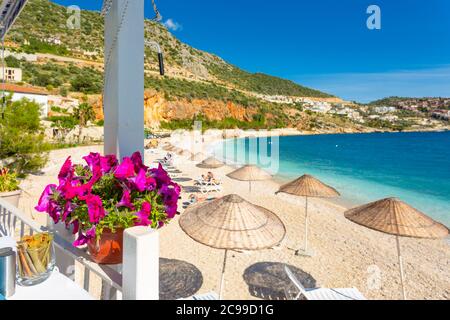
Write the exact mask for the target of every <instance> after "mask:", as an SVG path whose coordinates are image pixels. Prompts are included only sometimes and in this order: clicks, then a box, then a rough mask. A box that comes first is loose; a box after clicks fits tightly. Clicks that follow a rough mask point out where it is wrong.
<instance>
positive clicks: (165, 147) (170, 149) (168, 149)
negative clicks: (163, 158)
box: [163, 144, 175, 151]
mask: <svg viewBox="0 0 450 320" xmlns="http://www.w3.org/2000/svg"><path fill="white" fill-rule="evenodd" d="M173 149H175V147H174V146H173V145H171V144H169V145H166V146H164V147H163V150H164V151H172V150H173Z"/></svg>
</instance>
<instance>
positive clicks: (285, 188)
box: [276, 174, 340, 255]
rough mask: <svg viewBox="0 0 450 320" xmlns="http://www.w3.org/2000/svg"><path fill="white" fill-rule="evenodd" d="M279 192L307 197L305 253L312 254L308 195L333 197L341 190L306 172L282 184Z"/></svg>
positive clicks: (297, 252) (296, 252)
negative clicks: (309, 235) (309, 240)
mask: <svg viewBox="0 0 450 320" xmlns="http://www.w3.org/2000/svg"><path fill="white" fill-rule="evenodd" d="M278 193H287V194H290V195H294V196H298V197H305V245H304V248H303V254H304V255H310V254H309V253H308V197H317V198H332V197H337V196H340V194H339V192H337V190H336V189H334V188H333V187H330V186H328V185H326V184H324V183H323V182H321V181H320V180H318V179H316V178H314V177H313V176H311V175H309V174H305V175H303V176H301V177H300V178H298V179H296V180H294V181H291V182H289V183H287V184H285V185H282V186H281V187H280V189H279V190H278V191H277V192H276V194H278ZM299 252H300V250H297V251H295V254H299Z"/></svg>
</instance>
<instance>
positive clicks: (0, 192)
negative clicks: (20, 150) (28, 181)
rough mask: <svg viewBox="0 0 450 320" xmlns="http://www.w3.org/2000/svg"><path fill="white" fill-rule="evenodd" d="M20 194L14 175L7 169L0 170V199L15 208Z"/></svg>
mask: <svg viewBox="0 0 450 320" xmlns="http://www.w3.org/2000/svg"><path fill="white" fill-rule="evenodd" d="M21 194H22V190H20V188H19V181H18V180H17V176H16V174H15V173H13V172H11V171H10V170H8V168H0V198H2V199H5V200H6V201H8V202H9V203H10V204H12V205H13V206H15V207H17V206H18V205H19V199H20V195H21Z"/></svg>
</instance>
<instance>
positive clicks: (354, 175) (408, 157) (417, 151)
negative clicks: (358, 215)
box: [215, 132, 450, 226]
mask: <svg viewBox="0 0 450 320" xmlns="http://www.w3.org/2000/svg"><path fill="white" fill-rule="evenodd" d="M278 139H279V141H278V142H277V141H276V139H274V140H273V141H272V139H271V138H267V139H260V138H246V139H231V140H226V141H225V142H224V144H223V145H219V146H216V149H215V152H216V155H217V156H218V157H223V158H225V159H227V160H229V161H232V162H235V163H239V164H243V163H253V164H258V165H260V166H261V167H264V168H266V169H268V170H269V171H272V173H274V174H275V178H276V179H279V180H283V181H288V180H291V179H293V178H296V177H298V176H300V175H303V174H305V173H308V174H312V175H314V176H316V177H317V178H319V179H321V180H322V181H323V182H325V183H327V184H329V185H331V186H333V187H335V188H336V189H338V190H339V191H340V193H341V194H342V197H341V199H340V200H339V201H342V202H344V203H346V204H347V205H357V204H363V203H366V202H369V201H374V200H378V199H382V198H385V197H393V196H394V197H398V198H400V199H402V200H403V201H406V202H407V203H409V204H410V205H412V206H414V207H416V208H417V209H419V210H422V211H423V212H425V213H426V214H428V215H430V216H431V217H433V218H434V219H436V220H438V221H440V222H442V223H444V224H446V225H447V226H450V132H422V133H415V132H411V133H372V134H336V135H334V134H333V135H314V136H287V137H279V138H278ZM255 144H257V145H259V147H258V148H256V150H255V148H250V146H251V145H255ZM238 146H240V147H241V148H238ZM277 146H278V147H277ZM266 147H267V150H268V155H269V156H271V155H274V156H275V158H279V163H278V164H277V165H276V166H272V167H268V166H267V165H266V164H264V163H265V160H263V161H261V159H259V160H258V157H259V156H260V155H261V154H262V155H264V154H265V152H266V151H265V150H264V149H265V148H266ZM271 148H278V150H279V156H278V157H277V156H276V153H277V152H276V150H275V149H271ZM237 149H238V150H240V151H238V152H236V150H237ZM243 150H245V151H243ZM236 153H237V154H236ZM276 167H278V169H277V168H276Z"/></svg>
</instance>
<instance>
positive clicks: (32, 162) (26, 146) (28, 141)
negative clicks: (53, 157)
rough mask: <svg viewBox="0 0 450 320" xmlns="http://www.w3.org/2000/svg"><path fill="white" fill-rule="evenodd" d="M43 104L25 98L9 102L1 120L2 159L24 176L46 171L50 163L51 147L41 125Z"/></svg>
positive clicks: (0, 144)
mask: <svg viewBox="0 0 450 320" xmlns="http://www.w3.org/2000/svg"><path fill="white" fill-rule="evenodd" d="M39 116H40V105H38V104H37V103H35V102H32V101H29V100H26V99H22V100H20V101H16V102H12V103H11V101H10V97H8V101H7V103H6V108H5V113H4V117H3V118H2V117H0V160H2V161H3V162H4V163H7V164H8V166H9V167H10V168H11V169H12V170H14V171H15V173H17V174H18V176H24V175H26V174H27V173H29V172H33V171H36V170H38V169H40V168H42V167H43V166H44V165H45V164H46V162H47V154H46V151H47V150H48V148H49V145H48V144H47V143H45V142H44V135H43V132H42V128H41V125H40V119H39Z"/></svg>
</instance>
